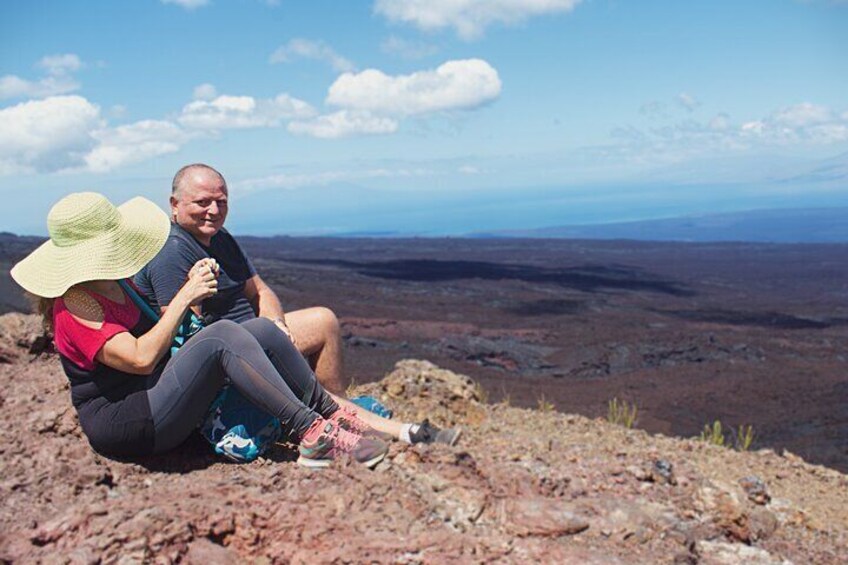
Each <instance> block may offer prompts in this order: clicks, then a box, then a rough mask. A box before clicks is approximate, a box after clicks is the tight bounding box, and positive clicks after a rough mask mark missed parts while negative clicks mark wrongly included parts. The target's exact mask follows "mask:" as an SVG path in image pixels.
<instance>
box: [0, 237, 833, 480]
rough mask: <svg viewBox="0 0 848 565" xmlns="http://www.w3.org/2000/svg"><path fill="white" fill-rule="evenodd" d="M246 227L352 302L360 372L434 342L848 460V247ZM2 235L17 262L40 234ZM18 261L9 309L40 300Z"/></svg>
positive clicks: (460, 357) (533, 394)
mask: <svg viewBox="0 0 848 565" xmlns="http://www.w3.org/2000/svg"><path fill="white" fill-rule="evenodd" d="M7 239H8V240H9V241H6V240H7ZM241 241H242V243H243V245H244V246H245V248H246V249H247V251H248V253H249V254H250V255H251V257H253V259H254V263H255V264H256V267H257V269H258V270H259V272H260V274H261V275H262V276H263V277H264V278H265V279H266V281H268V282H269V283H270V284H271V286H272V287H273V288H274V289H275V290H276V291H277V292H278V293H279V295H280V297H281V299H282V300H283V303H284V305H285V307H286V308H287V309H296V308H302V307H306V306H314V305H325V306H328V307H330V308H332V309H333V310H334V311H335V312H336V313H337V314H338V316H339V317H340V318H341V321H342V328H343V331H344V335H345V343H346V362H347V367H348V372H349V373H350V374H351V375H352V376H353V378H354V379H355V380H356V382H358V383H364V382H371V381H375V380H378V379H380V378H382V377H383V375H384V374H386V373H387V372H388V371H390V370H391V368H392V367H393V366H394V364H395V362H396V361H398V360H400V359H404V358H423V359H428V360H430V361H432V362H434V363H436V364H438V365H440V366H443V367H446V368H449V369H451V370H454V371H457V372H460V373H464V374H468V375H471V376H472V377H474V378H475V379H476V380H477V381H478V382H480V383H481V384H482V385H483V387H484V388H485V390H486V391H487V393H488V396H489V400H490V401H499V400H501V399H504V398H505V397H508V398H509V400H510V402H511V403H512V404H513V405H517V406H534V407H535V406H537V405H538V404H539V402H540V400H542V399H543V400H544V401H545V402H550V403H553V405H554V406H555V407H556V408H557V409H558V410H561V411H563V412H570V413H579V414H583V415H586V416H590V417H595V416H599V415H604V414H606V410H607V402H608V401H609V400H610V399H612V398H614V397H618V398H619V399H624V400H627V401H629V402H635V403H636V404H637V405H638V407H639V418H638V422H637V427H639V428H643V429H645V430H648V431H651V432H663V433H666V434H675V435H680V436H693V435H697V434H698V433H699V432H700V430H701V429H702V428H703V426H704V424H705V423H708V422H713V421H715V420H720V421H721V422H722V424H723V425H724V426H725V428H729V427H737V426H739V425H742V424H750V425H753V427H754V430H755V432H756V439H755V441H754V447H755V448H761V447H771V448H774V449H776V450H778V451H779V450H781V449H788V450H790V451H792V452H794V453H797V454H799V455H801V456H802V457H804V459H806V460H808V461H811V462H814V463H821V464H825V465H828V466H831V467H834V468H837V469H840V470H842V471H843V472H844V471H846V470H848V402H846V400H848V372H846V368H848V361H846V356H848V348H846V345H848V301H847V300H846V298H848V245H768V244H744V243H737V244H733V243H730V244H728V243H722V244H688V243H644V242H621V241H607V242H599V241H573V240H468V239H409V240H396V239H393V240H389V239H379V240H373V239H370V240H369V239H300V238H269V239H265V238H242V239H241ZM0 244H2V247H0V266H2V265H6V266H8V265H10V264H11V262H13V261H14V260H16V259H17V258H19V257H20V256H23V254H25V252H26V251H27V250H28V249H29V248H31V247H34V245H35V243H34V240H33V241H30V240H21V239H15V238H8V237H7V236H4V238H2V241H0ZM3 271H4V274H3V275H0V290H6V291H7V292H4V293H3V294H4V295H5V296H6V298H5V299H4V300H3V302H0V310H12V309H20V308H23V306H22V305H23V302H22V301H21V299H20V297H19V296H17V295H15V293H14V291H12V292H8V291H9V290H10V289H11V288H12V284H11V282H10V281H9V279H8V275H7V274H5V273H6V272H7V269H3Z"/></svg>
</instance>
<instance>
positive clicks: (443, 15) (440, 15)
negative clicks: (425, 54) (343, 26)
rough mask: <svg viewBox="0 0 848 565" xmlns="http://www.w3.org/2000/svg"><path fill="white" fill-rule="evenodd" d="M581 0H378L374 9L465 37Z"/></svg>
mask: <svg viewBox="0 0 848 565" xmlns="http://www.w3.org/2000/svg"><path fill="white" fill-rule="evenodd" d="M579 3H580V0H376V2H375V3H374V12H376V13H378V14H381V15H383V16H385V17H386V18H388V19H389V20H390V21H393V22H404V23H411V24H413V25H415V26H417V27H418V28H420V29H423V30H426V31H435V30H441V29H444V28H453V29H454V30H455V31H456V33H457V34H458V35H459V36H460V37H461V38H463V39H466V40H470V39H475V38H477V37H480V36H481V35H482V34H483V32H484V31H485V29H486V28H487V27H488V26H489V25H491V24H493V23H502V24H515V23H519V22H522V21H524V20H526V19H528V18H530V17H533V16H541V15H546V14H556V13H563V12H570V11H571V10H573V9H574V7H575V6H577V4H579Z"/></svg>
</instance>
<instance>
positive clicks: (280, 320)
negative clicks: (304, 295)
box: [274, 318, 297, 347]
mask: <svg viewBox="0 0 848 565" xmlns="http://www.w3.org/2000/svg"><path fill="white" fill-rule="evenodd" d="M274 323H275V324H276V325H277V327H278V328H280V331H281V332H283V333H284V334H286V337H288V338H289V340H290V341H291V342H292V345H294V346H295V347H297V340H296V339H295V338H294V334H292V332H291V330H290V329H289V327H288V326H287V325H286V321H285V320H284V319H283V318H275V319H274Z"/></svg>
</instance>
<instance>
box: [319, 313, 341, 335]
mask: <svg viewBox="0 0 848 565" xmlns="http://www.w3.org/2000/svg"><path fill="white" fill-rule="evenodd" d="M315 311H316V312H315V316H316V319H317V324H318V326H319V327H320V328H321V332H322V333H323V334H324V335H326V336H328V337H335V336H338V335H340V334H341V331H342V327H341V324H340V323H339V319H338V317H336V313H335V312H333V311H332V310H330V309H329V308H326V307H324V306H318V307H316V308H315Z"/></svg>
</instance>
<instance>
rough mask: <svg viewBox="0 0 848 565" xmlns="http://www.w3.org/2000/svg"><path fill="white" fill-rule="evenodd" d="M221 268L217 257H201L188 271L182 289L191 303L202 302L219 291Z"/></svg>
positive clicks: (192, 304)
mask: <svg viewBox="0 0 848 565" xmlns="http://www.w3.org/2000/svg"><path fill="white" fill-rule="evenodd" d="M219 271H220V269H219V267H218V262H217V261H215V259H211V258H206V259H201V260H200V261H198V262H197V263H195V264H194V266H193V267H192V268H191V270H190V271H189V272H188V280H187V281H186V283H185V284H184V285H183V287H182V288H181V289H180V293H182V294H183V296H184V297H185V299H186V300H187V301H188V303H189V305H191V306H195V305H197V304H200V303H201V302H203V301H204V300H206V299H207V298H209V297H210V296H214V295H215V293H217V292H218V273H219Z"/></svg>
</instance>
